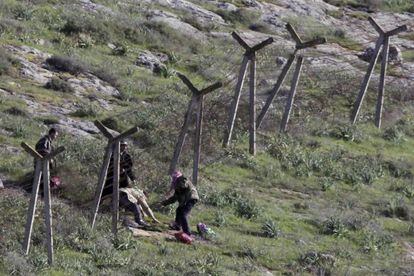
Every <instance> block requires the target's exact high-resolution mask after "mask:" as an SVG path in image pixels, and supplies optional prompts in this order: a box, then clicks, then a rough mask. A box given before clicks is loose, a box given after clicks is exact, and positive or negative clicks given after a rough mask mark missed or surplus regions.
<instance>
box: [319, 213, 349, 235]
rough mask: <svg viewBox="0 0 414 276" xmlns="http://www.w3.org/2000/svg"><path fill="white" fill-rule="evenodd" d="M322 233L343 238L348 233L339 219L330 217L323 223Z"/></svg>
mask: <svg viewBox="0 0 414 276" xmlns="http://www.w3.org/2000/svg"><path fill="white" fill-rule="evenodd" d="M322 233H323V234H325V235H333V236H335V237H342V236H344V235H346V234H347V233H348V230H347V229H346V225H345V224H344V222H343V221H342V220H341V219H340V218H338V217H330V218H328V219H327V220H325V221H324V222H323V223H322Z"/></svg>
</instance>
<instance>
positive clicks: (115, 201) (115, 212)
mask: <svg viewBox="0 0 414 276" xmlns="http://www.w3.org/2000/svg"><path fill="white" fill-rule="evenodd" d="M113 156H114V168H113V169H114V180H113V182H112V183H113V184H112V189H113V190H112V233H113V234H114V235H116V234H117V233H118V219H119V173H120V170H119V165H120V164H119V159H120V141H119V140H118V141H116V142H115V147H114V152H113Z"/></svg>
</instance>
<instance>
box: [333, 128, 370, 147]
mask: <svg viewBox="0 0 414 276" xmlns="http://www.w3.org/2000/svg"><path fill="white" fill-rule="evenodd" d="M329 135H330V136H331V137H334V138H337V139H342V140H345V141H353V142H357V143H359V142H361V141H362V138H363V134H362V132H361V131H360V130H359V129H358V128H357V127H356V126H354V125H349V124H339V125H337V126H336V127H335V128H334V129H332V130H331V131H330V133H329Z"/></svg>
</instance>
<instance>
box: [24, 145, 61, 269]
mask: <svg viewBox="0 0 414 276" xmlns="http://www.w3.org/2000/svg"><path fill="white" fill-rule="evenodd" d="M21 146H22V148H23V149H24V150H25V151H26V152H27V153H29V154H30V155H31V156H32V157H33V158H34V159H35V162H36V165H35V176H34V179H33V187H32V195H31V197H30V204H29V210H28V212H27V220H26V226H25V236H24V241H23V252H24V253H25V254H26V255H27V254H29V249H30V240H31V235H32V230H33V221H34V215H35V213H36V203H37V197H38V195H37V194H38V193H39V186H40V178H41V176H43V193H44V200H45V205H44V219H45V226H46V245H47V256H48V263H49V265H52V264H53V230H52V201H51V196H50V169H49V162H50V160H51V159H52V158H54V157H55V156H56V155H58V154H59V153H61V152H63V151H64V150H65V148H64V147H59V148H57V149H56V150H55V151H53V152H51V153H49V154H48V155H46V156H42V155H41V154H40V153H38V152H37V151H36V150H35V149H33V148H32V147H31V146H29V145H28V144H26V143H24V142H22V143H21Z"/></svg>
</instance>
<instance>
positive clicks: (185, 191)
mask: <svg viewBox="0 0 414 276" xmlns="http://www.w3.org/2000/svg"><path fill="white" fill-rule="evenodd" d="M175 174H176V173H175ZM174 182H175V183H174V185H173V186H174V194H173V195H172V196H170V197H169V198H167V199H165V200H164V201H162V202H161V204H162V205H163V206H167V205H169V204H172V203H174V202H178V207H177V210H176V212H175V226H176V229H175V230H179V229H180V228H181V227H182V229H183V232H184V233H186V234H187V235H191V230H190V226H189V225H188V219H187V217H188V215H189V214H190V212H191V209H192V208H193V207H194V205H195V204H196V203H197V201H198V200H199V196H198V192H197V189H196V188H195V187H194V185H193V184H192V183H191V181H190V180H188V179H187V178H185V177H184V176H183V175H182V174H181V175H180V176H179V177H178V178H177V179H175V181H174Z"/></svg>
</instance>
